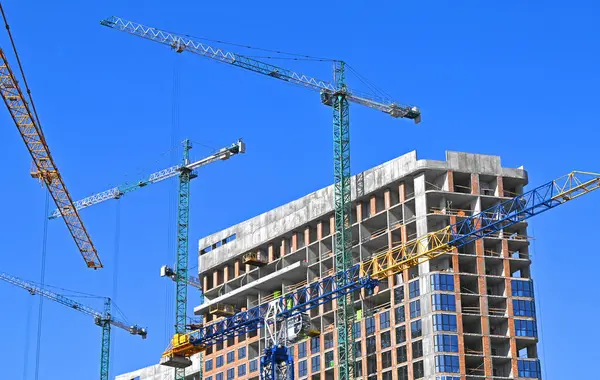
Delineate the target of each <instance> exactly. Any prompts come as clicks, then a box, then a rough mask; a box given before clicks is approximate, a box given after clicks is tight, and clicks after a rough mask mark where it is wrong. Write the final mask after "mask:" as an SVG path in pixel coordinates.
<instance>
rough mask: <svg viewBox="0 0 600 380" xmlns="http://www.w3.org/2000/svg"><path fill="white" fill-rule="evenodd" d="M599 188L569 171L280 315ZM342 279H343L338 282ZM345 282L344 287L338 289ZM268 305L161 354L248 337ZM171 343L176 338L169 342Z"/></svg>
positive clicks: (329, 283) (334, 280) (366, 265)
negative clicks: (244, 335)
mask: <svg viewBox="0 0 600 380" xmlns="http://www.w3.org/2000/svg"><path fill="white" fill-rule="evenodd" d="M598 189H600V173H591V172H579V171H574V172H571V173H569V174H567V175H565V176H563V177H560V178H558V179H556V180H553V181H550V182H548V183H546V184H544V185H542V186H539V187H536V188H535V189H533V190H530V191H528V192H526V193H524V194H522V195H519V196H516V197H514V198H512V199H508V200H506V201H504V202H501V203H500V204H498V205H496V206H493V207H491V208H488V209H486V210H484V211H482V212H480V213H477V214H475V215H473V216H470V217H466V218H465V219H463V220H462V221H460V222H458V223H455V224H452V225H449V226H447V227H445V228H443V229H441V230H439V231H436V232H432V233H429V234H427V235H424V236H422V237H420V238H418V239H415V240H413V241H411V242H408V243H405V244H403V245H401V246H399V247H396V248H394V249H393V250H391V251H389V252H387V253H384V254H382V255H378V256H376V257H374V258H372V259H370V260H367V261H365V262H362V263H359V264H355V265H353V266H352V267H351V268H350V269H348V270H347V271H344V272H340V273H337V274H336V275H334V276H331V277H327V278H325V279H322V280H320V281H317V282H314V283H312V284H308V285H306V286H305V287H303V288H300V289H298V290H295V291H294V292H291V293H287V294H284V295H283V296H281V298H280V302H282V303H283V304H284V306H285V307H283V309H284V311H283V312H282V313H281V315H280V316H281V317H283V318H289V317H291V316H293V315H295V314H298V313H301V312H304V311H307V310H310V309H312V308H314V307H317V306H319V305H320V304H322V303H324V302H329V301H330V300H332V299H337V298H340V297H342V296H344V295H346V294H350V293H352V292H354V291H356V290H359V289H362V288H365V289H373V288H374V287H375V286H376V285H377V284H378V282H379V279H383V278H386V277H387V276H390V275H393V274H395V273H398V272H400V271H402V270H404V269H408V268H411V267H414V266H415V265H418V264H420V263H422V262H425V261H427V260H430V259H432V258H434V257H437V256H440V255H442V254H444V253H447V252H450V251H451V250H452V249H453V248H454V247H456V248H458V247H461V246H463V245H465V244H468V243H470V242H472V241H474V240H477V239H480V238H482V237H485V236H489V235H491V234H494V233H497V232H499V231H501V230H502V229H504V228H506V227H509V226H511V225H514V224H516V223H519V222H522V221H524V220H526V219H528V218H531V217H533V216H535V215H538V214H541V213H543V212H545V211H547V210H550V209H552V208H555V207H557V206H560V205H561V204H564V203H566V202H568V201H570V200H573V199H576V198H578V197H580V196H582V195H585V194H589V193H591V192H593V191H595V190H598ZM341 278H343V279H344V280H343V281H342V280H341ZM340 283H345V285H344V287H342V288H339V287H337V285H338V284H340ZM267 308H268V304H263V305H259V306H256V307H254V308H252V309H250V310H247V311H243V312H239V313H237V314H235V315H233V316H231V317H228V318H224V319H221V320H219V321H217V322H214V323H212V324H209V325H206V326H203V327H202V328H201V329H198V330H194V331H192V332H190V333H188V334H187V335H186V336H185V337H183V338H182V337H180V339H179V341H177V342H175V343H176V344H173V342H172V344H171V345H170V346H169V348H168V349H167V350H166V351H165V353H164V354H163V355H164V356H173V355H175V356H177V355H179V356H191V355H192V354H194V353H197V352H199V351H202V350H203V349H204V348H206V347H207V346H211V345H214V344H216V343H219V342H223V341H224V340H227V339H229V338H232V337H235V336H238V335H243V334H247V333H249V332H252V331H255V330H256V329H258V328H260V327H261V324H262V323H264V322H263V318H264V313H265V312H266V309H267ZM174 341H175V339H174Z"/></svg>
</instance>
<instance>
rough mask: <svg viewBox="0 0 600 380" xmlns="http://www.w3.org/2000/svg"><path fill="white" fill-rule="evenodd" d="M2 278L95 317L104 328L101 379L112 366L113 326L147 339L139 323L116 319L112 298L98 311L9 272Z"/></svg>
mask: <svg viewBox="0 0 600 380" xmlns="http://www.w3.org/2000/svg"><path fill="white" fill-rule="evenodd" d="M0 280H3V281H6V282H8V283H9V284H12V285H15V286H18V287H20V288H23V289H25V290H27V291H28V292H29V293H30V294H32V295H35V294H38V295H40V296H41V297H44V298H47V299H49V300H52V301H54V302H58V303H59V304H61V305H64V306H67V307H70V308H71V309H74V310H77V311H80V312H82V313H84V314H87V315H90V316H92V317H93V318H94V323H95V324H96V325H98V326H100V327H101V328H102V346H101V351H100V380H108V376H109V368H110V330H111V326H115V327H118V328H120V329H123V330H125V331H127V332H129V333H130V334H131V335H139V336H141V337H142V339H146V335H147V331H146V329H145V328H141V327H139V326H137V325H130V324H128V323H126V322H123V321H120V320H118V319H116V318H115V317H114V316H113V314H112V304H113V303H112V301H111V299H110V298H108V297H106V298H104V310H103V311H97V310H94V309H93V308H91V307H89V306H86V305H84V304H82V303H79V302H77V301H74V300H72V299H70V298H68V297H65V296H64V295H61V294H58V293H55V292H53V291H51V290H49V289H47V288H46V287H43V286H39V285H36V284H34V283H31V282H29V281H25V280H22V279H20V278H17V277H14V276H11V275H9V274H7V273H0Z"/></svg>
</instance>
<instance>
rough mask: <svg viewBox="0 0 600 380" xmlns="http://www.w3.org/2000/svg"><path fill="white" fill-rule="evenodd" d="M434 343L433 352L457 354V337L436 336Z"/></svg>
mask: <svg viewBox="0 0 600 380" xmlns="http://www.w3.org/2000/svg"><path fill="white" fill-rule="evenodd" d="M434 342H435V343H434V346H435V352H458V336H457V335H446V334H440V335H436V336H435V341H434Z"/></svg>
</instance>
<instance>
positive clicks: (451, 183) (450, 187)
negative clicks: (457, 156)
mask: <svg viewBox="0 0 600 380" xmlns="http://www.w3.org/2000/svg"><path fill="white" fill-rule="evenodd" d="M446 182H447V183H448V191H450V192H453V191H454V172H453V171H452V170H448V172H447V173H446Z"/></svg>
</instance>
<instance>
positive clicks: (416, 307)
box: [410, 300, 421, 319]
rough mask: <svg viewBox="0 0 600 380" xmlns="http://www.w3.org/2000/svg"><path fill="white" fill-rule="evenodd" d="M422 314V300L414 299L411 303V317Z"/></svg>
mask: <svg viewBox="0 0 600 380" xmlns="http://www.w3.org/2000/svg"><path fill="white" fill-rule="evenodd" d="M420 316H421V301H419V300H414V301H412V302H411V303H410V319H413V318H417V317H420Z"/></svg>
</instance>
